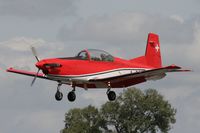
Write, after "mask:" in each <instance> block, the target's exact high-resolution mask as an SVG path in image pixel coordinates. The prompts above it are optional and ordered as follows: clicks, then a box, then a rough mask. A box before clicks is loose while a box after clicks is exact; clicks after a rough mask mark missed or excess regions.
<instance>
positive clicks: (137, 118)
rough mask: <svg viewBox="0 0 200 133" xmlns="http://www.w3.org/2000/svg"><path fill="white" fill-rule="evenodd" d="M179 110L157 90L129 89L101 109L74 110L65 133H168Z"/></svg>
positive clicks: (70, 113) (69, 117)
mask: <svg viewBox="0 0 200 133" xmlns="http://www.w3.org/2000/svg"><path fill="white" fill-rule="evenodd" d="M175 114H176V110H175V109H174V108H173V107H172V106H171V105H170V103H169V102H168V101H167V100H165V99H164V98H163V96H162V95H160V94H159V93H158V92H157V91H156V90H154V89H148V90H146V91H141V90H139V89H136V88H131V89H127V90H126V91H124V92H123V93H121V94H120V95H119V96H118V97H117V99H116V100H115V101H112V102H106V103H105V104H103V105H102V106H101V108H100V109H99V110H98V109H97V108H95V107H93V106H91V105H90V106H88V107H86V108H83V109H72V110H70V111H69V112H68V113H66V115H65V123H66V127H65V129H64V130H63V133H108V132H109V133H116V132H117V133H144V132H145V133H149V132H151V133H155V132H158V131H160V132H163V133H167V132H168V131H169V130H170V129H171V124H174V123H175V122H176V119H175Z"/></svg>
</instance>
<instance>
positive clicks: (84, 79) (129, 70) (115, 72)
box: [46, 68, 150, 82]
mask: <svg viewBox="0 0 200 133" xmlns="http://www.w3.org/2000/svg"><path fill="white" fill-rule="evenodd" d="M146 70H150V69H146V68H120V69H113V70H109V71H103V72H97V73H91V74H82V75H46V76H47V77H48V78H50V79H55V80H60V81H82V82H87V81H89V80H98V79H99V80H100V79H106V78H112V77H117V76H123V75H127V74H133V73H139V72H143V71H146Z"/></svg>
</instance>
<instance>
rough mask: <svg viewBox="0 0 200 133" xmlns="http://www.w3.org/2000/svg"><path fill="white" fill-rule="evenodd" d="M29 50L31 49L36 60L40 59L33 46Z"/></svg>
mask: <svg viewBox="0 0 200 133" xmlns="http://www.w3.org/2000/svg"><path fill="white" fill-rule="evenodd" d="M31 51H32V53H33V55H34V56H35V58H36V60H37V61H40V59H39V58H38V56H37V52H36V50H35V47H33V46H31Z"/></svg>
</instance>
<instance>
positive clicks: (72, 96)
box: [55, 83, 76, 102]
mask: <svg viewBox="0 0 200 133" xmlns="http://www.w3.org/2000/svg"><path fill="white" fill-rule="evenodd" d="M61 85H62V84H60V83H59V84H58V87H57V91H56V94H55V99H56V100H57V101H61V100H62V98H63V93H62V92H60V87H61ZM67 98H68V100H69V101H70V102H73V101H75V100H76V94H75V87H73V90H72V91H70V92H69V93H68V95H67Z"/></svg>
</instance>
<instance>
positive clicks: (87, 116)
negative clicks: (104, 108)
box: [62, 105, 106, 133]
mask: <svg viewBox="0 0 200 133" xmlns="http://www.w3.org/2000/svg"><path fill="white" fill-rule="evenodd" d="M104 124H105V122H104V121H103V120H102V119H101V117H100V113H99V111H98V109H97V108H95V107H93V106H91V105H89V106H88V107H85V108H83V109H78V108H75V109H71V110H70V111H69V112H68V113H66V115H65V129H64V130H63V131H62V133H101V128H102V129H106V126H105V125H104Z"/></svg>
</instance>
